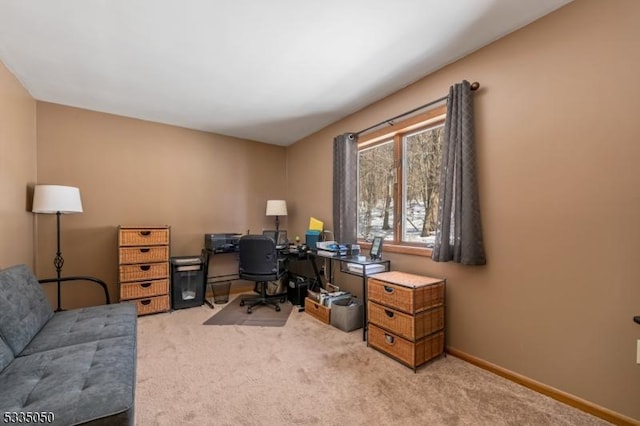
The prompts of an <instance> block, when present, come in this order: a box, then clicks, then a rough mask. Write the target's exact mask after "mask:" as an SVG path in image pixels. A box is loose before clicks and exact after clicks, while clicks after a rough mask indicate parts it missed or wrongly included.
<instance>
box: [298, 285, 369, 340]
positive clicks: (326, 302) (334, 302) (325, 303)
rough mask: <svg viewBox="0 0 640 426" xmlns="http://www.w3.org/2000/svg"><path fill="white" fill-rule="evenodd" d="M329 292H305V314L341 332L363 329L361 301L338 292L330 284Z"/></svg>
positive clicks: (344, 292) (347, 293)
mask: <svg viewBox="0 0 640 426" xmlns="http://www.w3.org/2000/svg"><path fill="white" fill-rule="evenodd" d="M327 286H328V287H329V288H330V290H326V289H320V291H318V292H316V291H312V290H307V297H306V298H305V301H304V307H305V312H307V313H308V314H309V315H311V316H312V317H314V318H316V319H317V320H319V321H322V322H323V323H325V324H331V325H332V326H334V327H336V328H339V329H340V330H342V331H346V332H349V331H353V330H357V329H359V328H362V327H363V324H364V321H363V307H364V304H363V302H362V300H360V299H358V298H357V297H353V296H352V295H351V293H349V292H346V291H340V289H339V288H338V287H336V286H334V285H332V284H327Z"/></svg>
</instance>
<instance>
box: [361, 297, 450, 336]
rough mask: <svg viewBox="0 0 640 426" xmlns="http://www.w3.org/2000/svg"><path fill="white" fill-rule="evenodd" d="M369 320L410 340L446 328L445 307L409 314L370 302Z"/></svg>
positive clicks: (368, 305) (368, 306) (368, 307)
mask: <svg viewBox="0 0 640 426" xmlns="http://www.w3.org/2000/svg"><path fill="white" fill-rule="evenodd" d="M367 309H368V311H367V312H368V318H369V322H370V323H372V324H375V325H377V326H380V327H382V328H383V329H385V330H387V331H389V332H391V333H393V334H395V335H397V336H401V337H404V338H406V339H408V340H412V341H415V340H418V339H421V338H423V337H425V336H427V335H429V334H432V333H434V332H436V331H439V330H442V329H443V328H444V307H442V306H439V307H437V308H433V309H429V310H426V311H422V312H420V313H418V314H416V315H408V314H405V313H403V312H400V311H397V310H395V309H391V308H387V307H385V306H382V305H378V304H377V303H373V302H368V304H367Z"/></svg>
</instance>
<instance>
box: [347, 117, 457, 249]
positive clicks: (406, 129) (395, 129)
mask: <svg viewBox="0 0 640 426" xmlns="http://www.w3.org/2000/svg"><path fill="white" fill-rule="evenodd" d="M446 113H447V107H446V105H442V106H438V107H435V108H432V109H430V110H428V111H426V112H423V113H421V114H418V115H414V116H412V117H410V118H407V119H405V120H402V121H399V122H397V123H392V127H390V128H389V127H385V128H384V129H380V130H377V131H374V132H371V133H369V134H367V135H364V136H361V137H359V139H358V155H360V151H361V150H362V149H365V148H371V147H373V146H375V145H379V144H383V143H386V142H388V141H390V140H393V143H394V156H395V158H394V169H395V173H396V176H395V182H394V190H393V196H394V203H393V205H394V209H393V233H394V240H393V241H388V240H385V243H384V247H385V251H386V252H391V253H402V254H412V255H418V256H431V252H432V249H430V248H428V247H425V246H424V244H423V243H411V242H402V220H403V218H404V215H403V209H404V193H403V190H404V188H403V186H404V185H403V179H404V175H403V173H404V170H403V167H402V165H403V162H404V158H403V145H404V144H403V143H402V139H403V137H404V136H405V135H407V134H411V133H415V132H418V131H421V130H427V129H429V128H431V127H437V126H439V125H443V124H444V122H445V117H446ZM358 167H359V166H358ZM358 244H360V246H361V247H362V248H363V249H368V248H371V242H370V241H365V240H362V239H358Z"/></svg>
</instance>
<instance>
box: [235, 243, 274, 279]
mask: <svg viewBox="0 0 640 426" xmlns="http://www.w3.org/2000/svg"><path fill="white" fill-rule="evenodd" d="M239 252H240V253H239V255H240V262H239V270H240V275H242V274H249V275H273V274H277V273H278V251H277V250H276V243H275V241H273V239H271V238H269V237H267V236H265V235H244V236H242V237H241V238H240V242H239Z"/></svg>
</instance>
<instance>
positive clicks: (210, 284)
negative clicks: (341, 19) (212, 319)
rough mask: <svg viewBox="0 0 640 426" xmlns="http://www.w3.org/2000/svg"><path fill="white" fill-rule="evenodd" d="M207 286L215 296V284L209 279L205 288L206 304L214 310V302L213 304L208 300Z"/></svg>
mask: <svg viewBox="0 0 640 426" xmlns="http://www.w3.org/2000/svg"><path fill="white" fill-rule="evenodd" d="M207 286H208V287H209V289H210V290H211V296H213V284H212V283H210V282H209V280H208V279H207V283H206V285H205V286H204V303H205V304H206V305H208V306H209V307H210V308H211V309H214V306H213V302H211V301H210V300H209V299H208V298H207Z"/></svg>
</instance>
